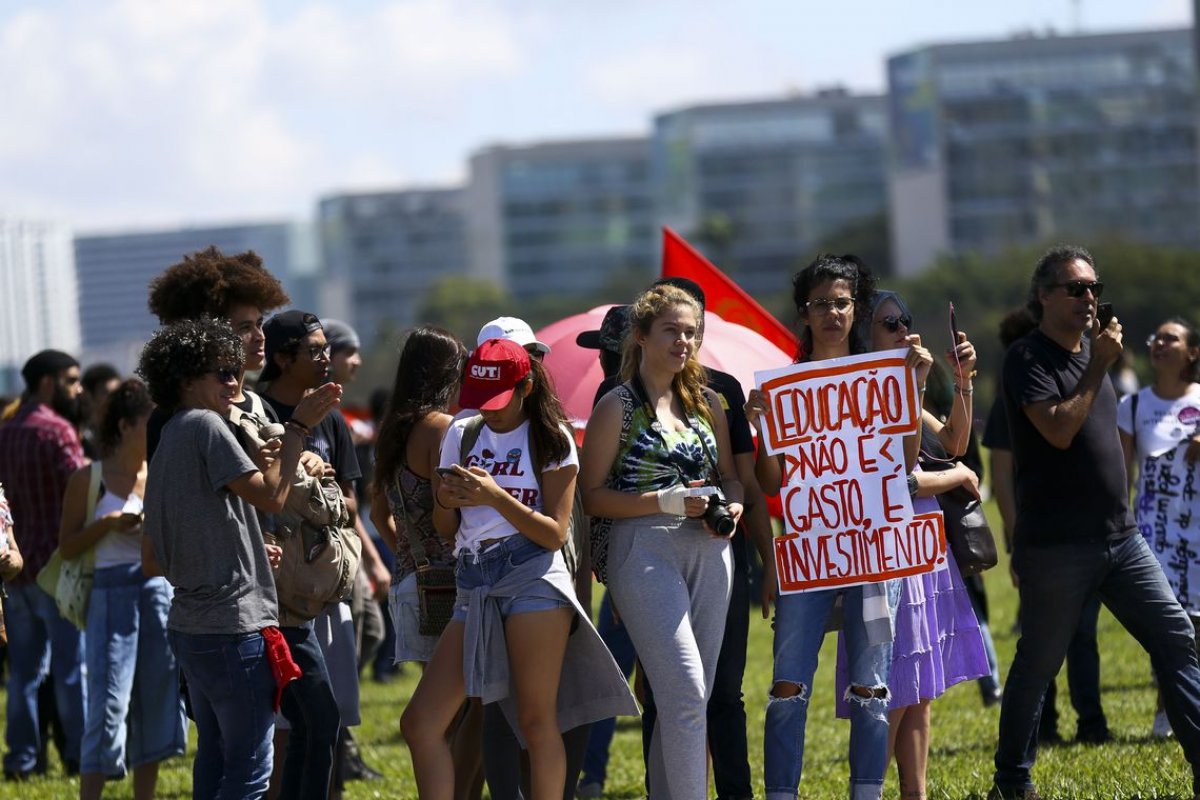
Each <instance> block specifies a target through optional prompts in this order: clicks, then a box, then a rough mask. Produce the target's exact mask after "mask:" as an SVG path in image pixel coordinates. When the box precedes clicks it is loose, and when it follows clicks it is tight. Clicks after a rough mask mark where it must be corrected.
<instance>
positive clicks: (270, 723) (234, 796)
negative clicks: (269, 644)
mask: <svg viewBox="0 0 1200 800" xmlns="http://www.w3.org/2000/svg"><path fill="white" fill-rule="evenodd" d="M170 639H171V647H172V648H173V649H174V650H175V656H176V657H177V658H178V659H179V667H180V669H182V670H183V674H184V676H186V677H187V682H188V696H189V697H190V698H191V701H192V714H193V716H194V718H195V720H196V734H197V743H196V760H195V762H194V763H193V764H192V797H193V798H194V800H212V799H214V798H219V800H251V798H262V797H265V796H266V794H267V784H268V783H269V782H270V779H271V738H272V737H273V736H274V734H275V711H274V705H275V678H274V676H272V674H271V667H270V665H269V664H268V663H267V658H266V647H265V644H264V642H263V638H262V634H261V633H259V632H258V631H254V632H252V633H240V634H229V635H216V634H213V635H203V636H201V635H195V634H187V633H180V632H179V631H171V632H170Z"/></svg>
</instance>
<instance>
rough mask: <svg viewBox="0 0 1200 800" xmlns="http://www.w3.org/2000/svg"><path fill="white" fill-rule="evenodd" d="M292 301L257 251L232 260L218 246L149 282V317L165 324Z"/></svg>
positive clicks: (226, 314)
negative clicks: (241, 306)
mask: <svg viewBox="0 0 1200 800" xmlns="http://www.w3.org/2000/svg"><path fill="white" fill-rule="evenodd" d="M289 302H291V298H289V297H288V295H287V292H285V291H284V290H283V286H282V285H280V283H279V280H278V279H277V278H276V277H275V276H274V275H272V274H271V273H270V272H268V271H267V269H266V267H264V266H263V260H262V258H261V257H259V255H258V254H257V253H255V252H254V251H253V250H247V251H246V252H244V253H239V254H237V255H234V256H227V255H225V254H224V253H222V252H221V251H220V250H218V249H217V248H216V247H215V246H214V247H209V248H208V249H207V250H201V251H199V252H196V253H192V254H191V255H187V256H184V257H183V261H181V262H179V263H178V264H176V265H174V266H172V267H168V268H167V269H166V271H164V272H163V273H162V274H161V275H159V276H158V277H157V278H155V279H154V280H152V281H150V301H149V306H150V313H152V314H154V315H155V316H156V317H158V320H159V322H161V323H162V324H164V325H167V324H170V323H172V322H178V321H179V320H182V319H198V318H199V317H202V316H204V315H208V316H210V317H221V318H224V317H228V316H229V310H230V309H231V308H232V307H233V306H235V305H240V304H245V305H250V306H254V307H255V308H258V309H261V310H262V311H263V312H267V311H270V310H271V309H275V308H279V307H280V306H284V305H287V304H288V303H289Z"/></svg>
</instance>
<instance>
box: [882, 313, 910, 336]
mask: <svg viewBox="0 0 1200 800" xmlns="http://www.w3.org/2000/svg"><path fill="white" fill-rule="evenodd" d="M912 321H913V320H912V314H901V315H900V316H898V317H897V316H896V315H895V314H888V315H887V316H886V317H884V318H883V319H881V320H879V324H880V325H882V326H883V327H884V328H885V329H886V330H887V332H888V333H895V332H896V331H898V330H900V326H901V325H903V326H904V327H905V329H906V330H912Z"/></svg>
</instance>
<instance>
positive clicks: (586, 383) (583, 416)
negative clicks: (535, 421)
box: [536, 305, 792, 428]
mask: <svg viewBox="0 0 1200 800" xmlns="http://www.w3.org/2000/svg"><path fill="white" fill-rule="evenodd" d="M610 308H612V306H611V305H605V306H597V307H596V308H593V309H592V310H591V311H586V312H584V313H582V314H575V315H574V316H571V317H567V318H566V319H560V320H559V321H558V322H554V323H551V324H550V325H547V326H546V327H544V328H542V329H541V330H540V331H538V332H537V334H536V335H537V338H538V341H541V342H545V343H546V344H548V345H550V353H549V355H547V356H546V360H545V364H546V367H547V369H549V370H550V374H551V376H553V378H554V385H555V387H556V388H557V390H558V396H559V399H561V400H562V404H563V410H565V411H566V412H567V416H568V417H570V418H571V422H572V423H573V424H574V425H575V426H576V427H579V428H582V427H583V426H584V425H586V424H587V419H588V417H589V416H590V415H591V413H592V400H593V398H594V397H595V395H596V389H597V388H599V386H600V382H601V381H602V380H603V379H604V373H603V372H602V371H601V369H600V358H599V353H600V351H599V350H589V349H587V348H584V347H580V346H579V345H577V344H575V337H576V336H577V335H578V334H580V333H582V332H583V331H594V330H599V328H600V322H601V321H602V320H603V319H604V314H605V313H606V312H607V311H608V309H610ZM700 362H701V363H702V364H704V365H705V366H707V367H712V368H713V369H719V370H721V371H722V372H728V373H729V374H730V375H732V376H733V377H735V378H737V379H738V381H739V382H740V383H741V384H742V391H743V392H746V391H749V390H750V389H751V388H753V387H754V372H755V370H762V369H772V368H774V367H782V366H784V365H786V364H790V363H791V362H792V356H790V355H789V354H787V353H785V352H783V351H782V350H780V349H779V348H778V347H776V346H775V345H773V344H772V343H771V342H769V341H767V340H766V339H765V338H763V337H762V336H760V335H759V334H758V333H756V332H754V331H752V330H750V329H749V328H746V327H743V326H741V325H737V324H735V323H732V322H726V321H725V320H723V319H721V318H720V317H718V316H717V315H716V314H714V313H713V312H711V311H708V312H706V313H705V316H704V346H703V347H701V348H700Z"/></svg>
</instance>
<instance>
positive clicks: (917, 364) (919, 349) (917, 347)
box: [904, 333, 969, 472]
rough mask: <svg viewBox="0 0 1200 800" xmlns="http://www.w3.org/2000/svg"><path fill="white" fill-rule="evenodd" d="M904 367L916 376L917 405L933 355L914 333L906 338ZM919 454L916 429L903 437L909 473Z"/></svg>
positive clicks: (918, 431)
mask: <svg viewBox="0 0 1200 800" xmlns="http://www.w3.org/2000/svg"><path fill="white" fill-rule="evenodd" d="M904 365H905V366H906V367H908V368H909V369H911V370H913V372H914V373H915V374H916V379H917V403H918V405H919V404H921V403H923V402H924V401H925V381H927V380H928V379H929V370H930V368H932V367H933V355H932V354H931V353H930V352H929V350H928V349H926V348H925V347H923V346H922V345H921V337H920V336H919V335H918V334H915V333H914V334H911V335H910V336H909V337H908V355H906V356H905V357H904ZM968 430H969V429H968ZM920 454H921V431H920V429H918V430H917V431H916V432H915V433H911V434H909V435H908V436H905V437H904V466H905V468H906V469H908V471H909V472H911V471H912V470H913V467H915V466H916V465H917V456H919V455H920Z"/></svg>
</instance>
